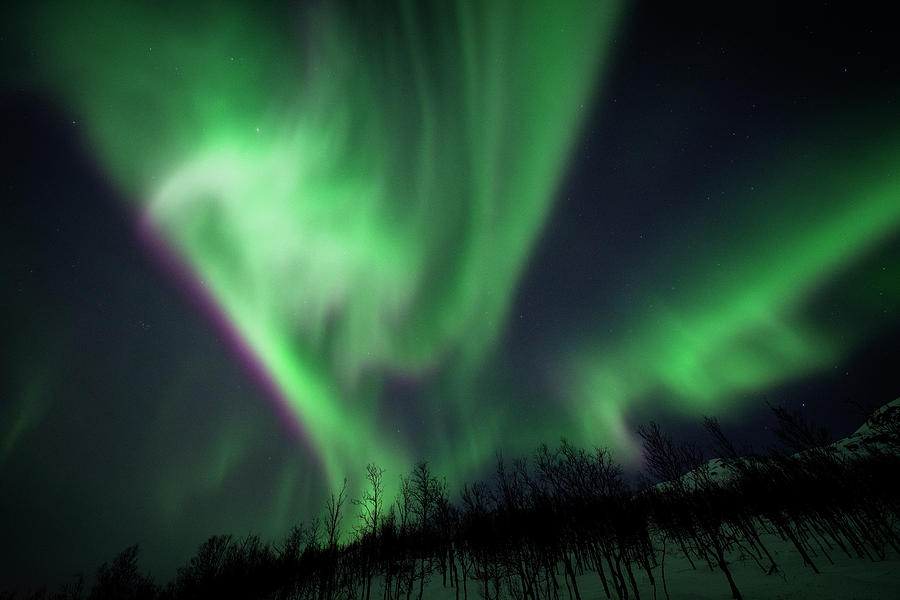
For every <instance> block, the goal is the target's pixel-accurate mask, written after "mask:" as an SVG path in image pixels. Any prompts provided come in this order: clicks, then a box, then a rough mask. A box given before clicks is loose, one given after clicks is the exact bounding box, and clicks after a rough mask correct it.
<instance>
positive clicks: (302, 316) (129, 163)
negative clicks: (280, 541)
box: [23, 0, 620, 497]
mask: <svg viewBox="0 0 900 600" xmlns="http://www.w3.org/2000/svg"><path fill="white" fill-rule="evenodd" d="M34 10H35V14H33V15H30V16H29V17H28V18H27V19H26V20H27V24H23V27H26V28H27V29H29V31H30V33H29V35H30V36H32V37H31V39H34V40H37V44H36V46H37V48H38V50H39V53H38V56H37V62H38V67H39V68H38V73H39V74H40V75H39V76H38V79H39V81H40V83H42V84H45V85H47V86H49V87H50V88H52V89H53V90H55V91H57V92H58V93H59V94H60V95H61V96H62V97H63V98H64V99H65V100H66V102H68V103H69V104H71V105H72V106H74V107H76V109H77V111H78V113H79V118H80V119H81V120H82V122H83V124H84V127H85V130H86V132H87V136H88V138H89V139H90V142H91V144H92V146H93V148H94V150H95V152H96V153H97V155H98V156H99V157H100V159H101V161H102V163H103V164H105V165H106V166H107V168H108V170H109V173H110V175H111V177H112V178H113V180H114V182H115V183H116V185H118V186H119V187H120V188H121V189H123V190H125V191H126V192H127V193H129V194H130V195H131V196H132V197H134V198H136V199H138V202H139V203H140V204H141V205H142V206H143V207H144V209H145V210H146V211H147V214H148V215H149V217H150V219H151V220H152V222H153V223H154V224H155V226H156V227H157V228H158V229H159V230H160V231H161V232H162V233H163V235H164V236H165V237H166V238H167V239H168V240H169V242H170V243H171V244H172V245H173V246H174V247H176V248H177V249H178V251H179V252H180V253H181V254H182V255H183V256H184V257H185V259H186V261H187V263H188V264H189V265H190V268H191V269H192V270H193V271H194V272H195V273H196V274H197V277H198V279H199V280H200V281H201V282H202V285H203V287H204V289H206V290H207V292H208V293H209V294H210V295H211V296H212V297H213V298H214V299H215V301H216V302H217V303H218V305H219V307H220V308H221V310H222V311H223V312H224V313H225V314H226V315H227V317H228V319H229V320H230V321H231V323H232V324H233V326H234V327H235V328H236V329H237V330H238V331H239V332H240V335H241V336H242V337H243V339H244V342H245V343H246V344H247V345H248V346H249V348H250V349H252V352H253V354H254V355H255V357H256V358H257V359H258V360H259V361H260V362H261V363H262V364H263V365H264V367H265V369H266V371H267V372H268V374H269V376H270V377H271V378H272V379H273V380H274V381H276V382H277V385H278V388H279V391H280V394H281V396H282V400H283V401H284V402H286V403H287V404H288V405H289V406H290V408H291V411H292V412H293V414H294V418H295V419H297V420H298V422H300V423H302V425H303V427H304V428H305V430H306V431H307V432H308V434H309V435H310V437H311V439H312V441H313V444H314V446H315V447H316V449H317V450H318V452H319V454H320V456H321V458H322V461H323V465H324V468H325V472H326V473H327V475H328V477H329V479H330V481H331V483H332V484H334V483H335V482H337V481H339V480H340V479H341V478H342V477H343V476H344V475H346V474H348V473H350V474H352V473H362V467H363V466H364V465H365V463H366V462H369V461H371V460H373V459H374V460H377V461H378V462H379V463H380V464H381V465H382V466H384V467H386V468H387V469H388V470H389V471H392V472H394V473H399V472H403V471H405V470H406V469H407V467H408V466H409V465H410V464H412V462H413V460H414V459H415V458H416V457H414V456H410V455H409V453H408V452H407V450H406V449H405V443H406V442H405V440H402V439H401V440H400V442H399V444H398V443H397V441H396V440H394V439H393V436H392V432H386V431H383V430H382V427H380V426H379V425H378V418H377V417H378V412H379V406H380V402H381V401H382V398H381V397H380V392H379V390H380V388H381V384H382V380H383V378H384V377H385V376H389V375H405V376H409V375H412V376H420V375H425V374H428V373H432V372H435V371H437V370H440V371H447V372H454V373H457V375H456V376H455V377H457V378H458V379H459V380H461V381H466V380H467V379H468V378H470V377H472V376H473V375H474V374H475V373H477V371H478V369H479V368H480V367H481V365H482V364H483V362H484V358H485V356H486V355H487V354H488V353H489V352H490V351H491V349H492V348H493V347H494V345H495V343H496V341H497V339H498V336H499V335H500V333H501V331H502V329H503V327H504V324H505V319H506V312H507V310H508V306H509V302H510V299H511V297H512V294H513V292H514V289H515V286H516V284H517V282H518V280H519V277H520V276H521V273H522V271H523V268H524V266H525V264H526V261H527V259H528V256H529V252H530V251H531V248H532V246H533V244H534V241H535V238H536V236H537V235H538V233H539V232H540V229H541V226H542V225H543V222H544V220H545V218H546V215H547V213H548V210H549V208H550V205H551V202H552V198H553V194H554V191H555V187H556V185H557V184H558V182H559V179H560V177H561V175H562V173H563V170H564V168H565V163H566V158H567V155H568V153H569V151H570V148H571V146H572V142H573V140H574V138H575V136H576V135H577V132H578V128H579V125H580V122H581V120H582V116H583V113H584V110H583V108H582V107H583V106H585V105H588V106H589V105H590V98H591V94H592V91H593V88H594V87H595V81H596V77H597V75H598V73H599V71H600V67H601V66H602V63H603V62H604V57H605V54H606V51H607V49H608V45H609V44H608V42H609V39H610V32H611V31H612V29H613V27H614V25H615V23H616V21H617V19H618V15H619V12H620V3H619V2H617V1H609V2H595V1H583V2H582V1H559V2H547V3H524V4H522V3H518V2H511V1H503V0H500V1H496V2H486V3H479V2H465V1H461V2H456V3H447V2H425V3H416V2H400V3H398V5H397V6H384V5H382V3H362V4H361V5H358V6H357V7H356V9H355V11H354V12H353V13H352V14H351V13H349V12H346V13H345V12H339V11H338V10H334V9H333V7H321V8H317V9H313V10H310V11H308V12H297V13H296V14H293V15H285V14H281V13H280V14H271V15H269V14H266V15H261V14H256V13H253V12H252V11H251V9H248V8H241V7H240V6H238V5H231V4H226V5H221V4H220V3H215V4H209V5H202V6H200V7H198V6H196V5H192V6H191V7H185V6H182V5H181V4H174V5H172V6H167V7H165V8H161V7H157V6H155V5H154V6H141V7H132V6H123V5H121V3H115V2H110V3H104V2H98V3H90V4H88V5H87V6H82V5H79V6H78V7H71V8H70V7H68V6H67V5H66V4H65V3H61V4H60V5H58V6H52V7H51V6H47V5H44V6H41V7H40V8H36V9H34ZM292 28H299V29H300V30H301V33H302V35H299V36H296V35H294V33H295V32H293V31H291V29H292ZM456 401H457V404H458V405H457V406H455V407H453V410H454V411H458V413H459V414H461V415H466V414H467V413H468V412H469V410H470V409H471V408H472V406H473V404H474V403H475V402H476V401H477V399H475V398H472V397H471V394H465V395H463V396H462V397H460V398H458V399H456ZM463 418H464V417H463ZM389 438H391V439H389ZM450 443H452V440H451V441H450ZM471 452H472V456H471V457H470V458H469V459H466V460H463V461H461V463H463V464H465V465H467V466H466V467H464V468H465V469H468V468H470V465H471V464H473V463H474V462H475V461H476V459H478V460H483V459H484V458H485V456H484V452H485V451H484V449H483V448H472V451H471ZM479 455H480V456H479ZM228 456H231V454H228ZM442 460H445V461H446V464H444V465H440V468H441V469H442V470H443V472H445V473H447V474H448V475H449V476H450V477H451V478H452V479H458V478H459V477H461V476H462V473H460V472H459V471H458V468H457V467H458V464H457V462H456V460H455V459H454V458H453V457H452V456H447V457H442ZM226 462H227V461H226ZM223 464H224V463H223ZM216 472H217V473H218V470H216ZM388 492H389V493H390V492H392V490H388ZM286 493H287V492H284V493H283V494H281V496H282V497H286V496H285V495H284V494H286Z"/></svg>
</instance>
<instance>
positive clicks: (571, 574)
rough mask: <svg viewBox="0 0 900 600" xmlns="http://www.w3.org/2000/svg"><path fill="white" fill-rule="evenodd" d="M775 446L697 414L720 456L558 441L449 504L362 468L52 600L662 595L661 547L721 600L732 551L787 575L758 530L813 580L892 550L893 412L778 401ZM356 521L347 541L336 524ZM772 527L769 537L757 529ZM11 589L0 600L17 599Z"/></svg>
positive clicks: (646, 440) (426, 484) (422, 478)
mask: <svg viewBox="0 0 900 600" xmlns="http://www.w3.org/2000/svg"><path fill="white" fill-rule="evenodd" d="M772 413H773V416H774V417H775V420H776V424H777V425H776V426H775V427H774V432H775V435H776V437H777V439H778V440H779V445H778V446H772V447H770V448H768V449H767V450H766V451H765V452H756V451H753V450H752V449H747V450H742V451H739V450H738V449H737V448H736V447H735V445H734V444H733V443H732V441H731V440H730V439H729V438H728V437H727V436H726V434H725V433H724V432H723V430H722V427H721V426H720V424H719V422H718V421H717V420H716V419H714V418H708V417H707V418H704V421H703V424H704V428H705V431H706V433H707V434H708V436H709V439H710V440H711V443H712V447H713V448H714V449H715V452H714V454H715V455H717V457H718V458H717V459H715V460H712V461H708V460H707V457H706V455H705V453H704V451H703V449H702V448H701V447H699V446H698V445H696V444H689V443H680V442H677V441H676V440H674V439H673V438H672V437H671V436H670V435H668V434H666V433H665V432H664V431H663V430H662V429H661V428H660V427H659V425H657V424H656V423H653V422H651V423H649V424H646V425H642V426H641V427H639V428H638V431H637V433H638V435H639V436H640V439H641V442H642V450H643V458H644V471H643V475H642V477H641V480H640V482H639V483H638V484H636V485H635V484H631V483H629V482H628V481H627V479H626V477H625V472H624V470H623V468H622V467H621V466H620V465H618V464H617V463H616V462H615V461H614V460H613V459H612V457H611V455H610V453H609V452H608V451H607V450H606V449H604V448H599V447H596V448H592V449H585V448H579V447H576V446H575V445H573V444H571V443H569V442H568V441H566V440H562V441H561V443H560V444H559V445H558V446H556V447H552V448H551V447H549V446H547V445H541V446H539V447H538V448H536V449H535V450H534V452H532V453H531V454H530V455H528V456H524V457H519V458H516V459H514V460H512V461H506V460H505V459H504V458H503V457H502V455H498V456H497V461H496V468H495V469H494V473H493V476H492V477H490V478H489V479H487V480H484V481H477V482H475V483H471V484H466V485H464V486H463V488H462V490H461V492H460V494H459V496H458V498H457V499H456V500H455V501H453V500H451V498H450V495H449V493H448V489H447V484H446V481H445V479H443V478H441V477H439V476H438V474H436V473H434V472H433V470H432V468H431V467H430V465H429V464H428V463H427V462H421V463H419V464H417V465H415V467H414V468H413V469H412V471H411V472H410V473H408V474H405V475H403V476H401V480H400V491H399V493H398V496H397V497H396V498H392V499H391V498H386V497H385V492H384V477H385V472H384V470H383V469H381V468H379V467H378V466H377V465H374V464H370V465H368V467H367V469H366V473H365V477H366V487H365V491H364V492H363V493H362V494H361V496H360V497H359V498H348V494H347V481H346V480H344V484H343V486H342V487H341V489H339V490H335V491H334V492H333V493H332V494H331V495H330V497H329V499H328V500H327V502H326V506H325V510H324V512H323V515H322V516H321V517H320V518H316V519H314V520H312V521H311V522H309V523H306V524H304V525H299V526H295V527H294V528H293V529H292V530H291V531H290V532H288V533H287V535H286V536H285V537H284V538H283V539H282V540H280V541H279V542H277V543H274V544H270V543H266V542H263V541H262V540H261V539H260V538H259V537H258V536H255V535H250V536H247V537H243V538H240V537H235V536H231V535H220V536H213V537H211V538H209V539H208V540H207V541H206V542H204V543H203V544H201V545H200V547H199V548H198V550H197V552H196V554H195V555H194V556H193V557H192V558H191V559H190V560H189V562H188V563H187V564H186V565H184V566H183V567H181V568H180V569H178V573H177V576H176V577H175V579H174V580H173V581H171V582H169V583H168V584H166V585H158V584H156V583H155V582H154V581H153V580H152V578H150V577H149V576H148V575H145V574H142V573H141V571H140V568H139V564H138V547H137V546H132V547H130V548H127V549H126V550H124V551H123V552H121V553H120V554H119V555H118V556H116V557H115V558H114V559H113V560H112V561H110V562H109V563H105V564H104V565H102V566H101V567H100V568H99V570H98V572H97V577H96V582H95V583H94V584H93V585H92V586H91V587H90V589H87V586H86V584H85V581H84V579H83V578H81V577H79V578H76V579H75V580H74V581H72V582H70V583H68V584H66V585H64V586H62V587H61V588H60V589H58V590H56V591H55V592H53V593H48V592H46V591H43V590H40V591H38V592H35V593H33V594H32V595H30V596H27V597H29V598H35V599H38V598H52V599H55V600H56V599H58V600H63V599H65V600H76V599H77V600H82V599H89V600H105V599H113V598H115V599H134V600H151V599H153V600H155V599H161V600H169V599H171V600H176V599H193V598H222V597H225V598H238V597H240V598H270V599H297V600H334V599H339V598H340V599H343V598H347V599H359V600H373V599H375V600H413V599H416V600H422V598H423V597H424V595H425V589H426V586H427V585H429V584H436V583H435V582H436V581H437V580H438V579H440V584H441V585H442V586H443V587H445V588H450V589H452V591H453V594H454V597H455V599H456V600H460V599H462V600H469V598H483V599H484V600H500V599H501V598H523V599H529V600H566V599H567V600H582V594H581V590H580V589H579V584H578V578H579V576H581V575H584V574H586V573H595V574H596V575H597V576H598V577H599V580H600V582H601V584H602V588H603V592H604V594H605V596H606V598H609V599H612V598H615V599H616V600H632V599H633V600H641V598H642V592H643V595H644V597H645V600H646V598H647V597H648V596H647V589H646V588H644V589H643V590H642V589H641V586H639V585H638V576H637V574H639V573H640V574H643V576H645V577H646V581H648V582H649V585H650V590H651V593H652V596H653V598H654V600H657V599H660V598H666V599H667V600H668V599H669V598H670V593H671V592H672V590H670V589H669V586H668V584H667V579H666V557H667V556H669V557H671V556H672V555H673V553H676V554H680V555H681V556H682V557H683V558H684V559H686V560H687V562H688V563H689V564H690V566H691V567H692V568H694V569H709V570H711V571H716V572H719V573H721V576H722V577H723V578H724V579H725V580H726V581H727V583H728V586H729V589H730V590H731V596H732V598H735V599H737V600H741V598H742V594H741V591H740V582H739V581H736V579H735V577H734V574H733V573H732V571H731V569H730V567H729V565H730V564H732V561H733V560H734V557H735V556H736V555H738V556H740V557H743V559H744V560H748V561H751V562H752V563H753V564H754V565H755V567H756V568H758V570H759V573H760V574H761V576H772V575H774V574H776V573H778V572H779V571H780V569H781V566H780V565H779V563H778V561H777V560H776V559H775V558H774V556H773V552H772V551H771V549H770V548H769V547H767V544H766V542H765V541H764V540H765V539H772V537H771V536H772V535H775V536H777V537H778V538H780V539H781V540H783V542H785V543H787V544H789V545H790V547H792V548H793V549H794V550H795V551H796V552H797V553H798V554H799V556H800V557H802V560H803V563H804V565H805V566H806V567H807V568H809V569H811V570H812V571H813V572H815V573H818V572H819V567H820V565H822V563H823V562H824V563H831V562H833V559H834V557H835V556H836V555H838V554H843V555H846V556H848V557H854V558H863V559H867V560H873V561H874V560H883V559H884V558H885V557H886V555H887V553H888V552H890V551H891V550H893V551H894V552H897V553H900V537H898V517H900V510H898V509H900V503H898V499H900V483H898V480H897V478H896V477H893V476H891V474H892V473H900V406H889V407H888V408H887V410H882V411H880V412H879V413H876V415H875V416H873V417H872V418H870V419H869V421H868V424H869V426H870V434H869V435H868V436H866V437H865V438H862V441H861V442H860V443H857V444H851V445H849V446H847V447H846V449H845V450H843V451H841V450H839V449H837V448H836V447H835V446H830V445H826V444H827V442H828V434H827V432H826V431H825V430H823V429H821V428H818V427H816V426H815V425H813V424H811V423H809V422H808V421H806V420H805V419H804V418H803V416H802V415H801V414H799V413H795V412H791V411H788V410H786V409H784V408H781V407H772ZM353 513H355V514H356V515H357V516H358V523H359V524H358V525H357V526H356V527H355V529H353V531H352V532H350V535H349V536H346V535H344V532H343V531H342V527H343V523H344V520H345V518H346V517H347V516H348V515H350V514H353ZM764 534H768V535H764ZM342 540H348V541H342ZM13 597H15V595H14V594H12V593H7V594H5V595H0V598H4V599H11V598H13Z"/></svg>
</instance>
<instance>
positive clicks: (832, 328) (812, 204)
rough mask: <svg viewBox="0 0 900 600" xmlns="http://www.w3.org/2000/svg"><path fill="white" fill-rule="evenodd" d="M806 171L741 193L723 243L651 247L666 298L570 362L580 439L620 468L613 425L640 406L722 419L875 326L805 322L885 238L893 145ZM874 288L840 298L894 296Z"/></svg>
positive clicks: (892, 231) (892, 196)
mask: <svg viewBox="0 0 900 600" xmlns="http://www.w3.org/2000/svg"><path fill="white" fill-rule="evenodd" d="M870 143H871V142H870ZM854 150H856V149H855V148H854ZM815 163H816V164H814V165H812V166H809V165H804V164H802V162H801V161H796V160H795V161H794V164H789V168H787V169H785V170H784V175H783V179H782V180H777V181H776V182H775V183H774V184H773V185H770V186H768V187H766V186H763V187H762V190H761V191H758V192H754V193H752V194H749V193H745V194H744V197H743V200H742V201H739V202H736V203H734V205H733V206H737V207H743V208H738V209H737V214H736V215H733V216H732V217H731V220H730V221H729V222H728V223H724V224H720V227H724V228H725V230H726V232H727V231H730V232H731V233H732V234H733V235H732V236H729V237H727V239H724V240H723V241H722V242H719V243H717V244H713V245H708V246H706V247H702V250H701V249H697V248H695V247H693V241H694V240H696V239H697V237H699V236H700V235H701V234H700V233H698V232H700V231H703V230H704V228H710V227H714V226H715V225H714V224H713V223H710V222H706V220H705V219H698V222H697V223H696V230H695V232H694V233H689V234H687V235H685V236H683V237H681V238H680V239H679V240H678V245H677V246H676V247H674V248H667V249H662V250H661V252H660V256H670V257H672V258H671V259H670V260H668V261H666V264H667V266H668V264H669V263H674V264H677V265H679V266H680V269H679V270H678V271H677V275H674V276H673V275H672V274H669V275H668V276H665V275H661V276H660V279H659V281H660V282H662V284H663V285H660V286H659V287H660V288H662V287H664V284H665V283H669V282H671V283H672V284H673V285H672V286H671V289H670V290H669V291H668V293H659V292H656V293H655V294H651V293H648V294H647V295H646V297H647V298H649V300H648V303H647V305H648V308H646V309H645V310H643V311H634V312H633V315H634V316H633V319H634V320H633V322H632V327H630V328H628V334H627V337H624V338H615V339H608V340H602V338H601V337H600V336H597V337H594V338H592V339H591V338H589V339H588V340H585V341H584V342H583V344H582V346H581V348H582V349H581V350H580V351H576V352H573V353H572V354H571V355H570V357H569V359H568V360H569V365H570V372H571V373H572V374H573V379H574V381H575V382H576V383H575V385H574V386H572V388H571V389H570V390H569V392H568V393H569V401H570V404H571V406H572V409H573V411H574V413H575V414H576V415H578V419H577V421H576V422H577V423H580V424H581V425H582V427H583V430H584V431H590V432H592V435H594V436H595V437H596V435H597V431H598V430H599V431H604V432H606V434H607V436H611V437H612V438H613V439H618V440H619V449H620V450H621V451H623V452H624V453H625V454H626V455H627V456H630V457H632V458H633V457H635V456H636V454H635V453H636V451H637V450H636V447H635V445H634V443H633V440H632V439H630V434H628V432H626V431H624V430H623V429H622V427H621V425H620V423H621V422H622V419H623V417H624V415H626V414H627V413H628V412H629V411H630V410H632V409H634V408H635V407H637V406H639V405H640V404H641V403H643V402H646V401H648V400H649V399H650V398H653V399H654V401H657V402H658V401H660V400H663V401H666V402H668V403H670V404H671V405H672V408H674V409H675V410H677V411H679V412H682V413H683V414H686V415H694V416H696V415H698V414H702V413H707V414H709V413H713V412H716V413H721V412H722V411H723V408H725V407H729V406H733V405H734V404H735V403H736V402H737V401H738V400H739V399H740V397H741V395H742V394H747V393H750V392H753V391H756V390H765V389H767V388H771V387H772V386H774V385H778V384H780V383H783V382H787V381H790V380H792V379H795V378H797V377H800V376H803V375H806V374H809V373H813V372H815V371H818V370H821V369H824V368H826V367H828V366H829V365H831V364H833V363H834V361H837V360H840V359H842V358H843V357H845V356H846V355H847V354H848V353H849V352H851V351H852V350H853V349H854V348H855V347H856V346H857V345H858V344H859V343H860V342H862V341H864V340H865V339H866V336H868V335H871V334H872V328H873V327H877V326H878V324H879V323H880V322H881V320H882V319H880V317H879V316H878V315H876V311H874V310H871V309H872V308H873V307H872V306H869V309H867V310H865V311H864V313H863V314H862V317H864V318H862V319H857V318H856V317H853V318H854V322H853V323H852V325H853V326H852V327H851V328H850V330H849V331H848V330H847V328H846V327H841V326H840V325H842V323H841V322H840V320H839V322H832V323H824V322H820V320H816V319H815V318H814V316H813V315H812V314H811V313H810V311H809V310H808V306H809V304H810V303H812V302H814V301H815V300H816V298H817V294H818V293H819V291H820V290H821V289H822V288H823V287H824V286H827V285H829V283H830V282H831V281H832V280H834V279H835V278H837V279H838V280H839V279H840V277H841V276H842V274H843V272H844V271H846V270H848V269H851V270H852V268H853V267H855V266H856V264H857V263H858V262H860V261H862V260H863V259H865V258H866V256H867V253H868V252H869V251H871V250H872V249H873V248H875V247H876V246H877V245H878V244H879V243H881V242H885V241H887V240H890V239H896V238H895V237H894V236H896V235H897V233H898V231H900V179H897V178H896V177H894V176H893V174H894V170H895V168H896V165H897V164H900V147H898V146H897V144H896V141H895V139H894V140H890V141H887V142H882V143H881V144H880V145H877V144H876V145H875V146H874V148H873V147H872V146H869V147H868V148H867V151H864V152H858V153H853V154H851V153H846V152H842V153H837V152H832V153H831V156H824V157H822V158H821V159H818V160H816V161H815ZM768 190H771V191H768ZM706 235H707V237H709V230H707V234H706ZM700 245H701V246H703V244H702V243H701V244H700ZM685 265H693V266H692V267H688V268H685ZM886 268H887V267H885V269H886ZM675 281H678V282H679V283H680V284H681V285H680V286H678V287H676V286H675V285H674V282H675ZM885 282H886V280H885V281H882V282H881V284H878V283H877V282H873V286H874V287H872V288H869V289H854V290H852V291H850V292H849V294H850V295H852V296H855V297H858V298H860V302H863V303H867V304H871V302H870V301H866V300H865V298H867V297H869V296H874V295H876V294H877V293H878V291H879V290H881V294H884V293H885V292H887V293H888V294H889V296H892V297H894V298H895V299H896V298H900V284H898V283H897V281H894V282H893V284H892V285H885ZM845 285H854V284H853V283H852V282H851V283H850V284H845ZM844 305H845V306H846V307H848V308H849V305H848V304H846V303H844ZM847 318H850V317H847ZM845 320H846V319H845ZM610 424H612V425H610Z"/></svg>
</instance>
